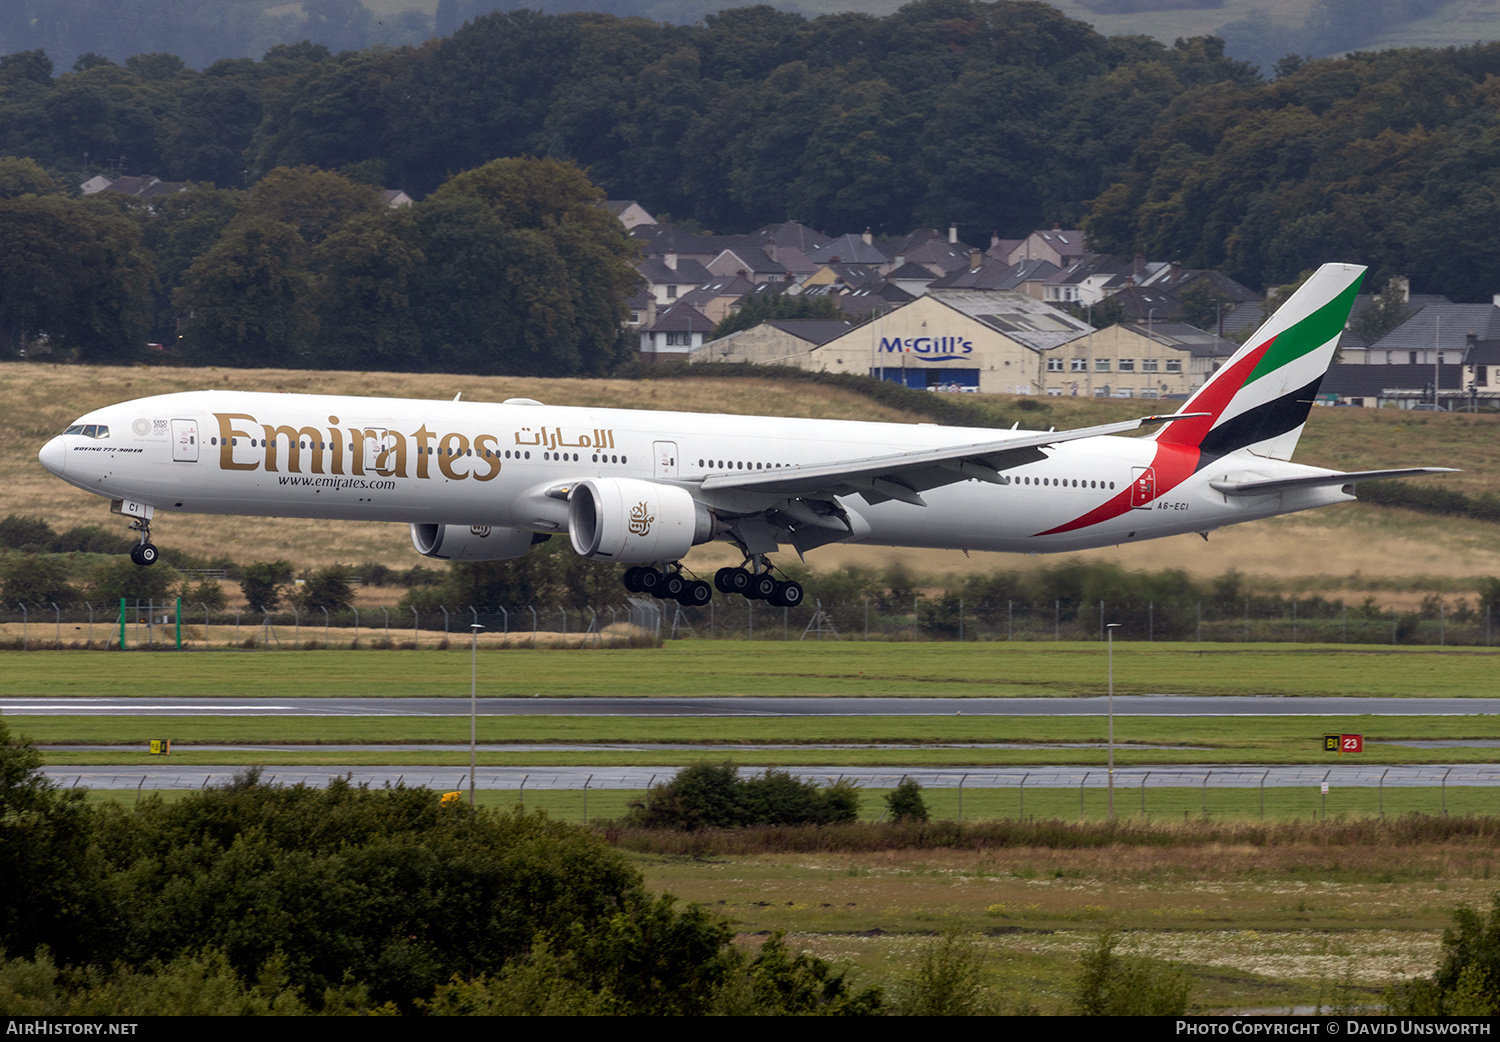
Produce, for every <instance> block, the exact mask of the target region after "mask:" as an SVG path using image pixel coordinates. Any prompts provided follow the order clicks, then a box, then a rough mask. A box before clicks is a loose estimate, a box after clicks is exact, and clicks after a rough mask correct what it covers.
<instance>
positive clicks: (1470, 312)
mask: <svg viewBox="0 0 1500 1042" xmlns="http://www.w3.org/2000/svg"><path fill="white" fill-rule="evenodd" d="M1470 333H1473V334H1474V335H1475V336H1476V337H1477V338H1478V339H1480V340H1496V339H1500V308H1497V307H1496V306H1495V305H1494V304H1428V305H1427V306H1426V307H1424V308H1422V309H1421V310H1420V311H1418V312H1417V313H1416V314H1415V315H1413V316H1412V317H1411V318H1409V319H1407V320H1406V321H1405V322H1403V323H1401V324H1400V325H1399V326H1397V327H1396V328H1395V329H1393V330H1391V331H1390V332H1389V333H1387V334H1386V335H1385V336H1383V337H1381V338H1380V339H1379V340H1377V341H1375V342H1374V343H1373V344H1371V345H1370V350H1371V351H1429V350H1431V349H1432V348H1433V346H1434V344H1435V345H1436V346H1437V349H1438V350H1439V351H1460V352H1461V351H1463V350H1464V349H1465V348H1466V347H1467V346H1468V337H1469V334H1470ZM1457 357H1462V355H1459V356H1457Z"/></svg>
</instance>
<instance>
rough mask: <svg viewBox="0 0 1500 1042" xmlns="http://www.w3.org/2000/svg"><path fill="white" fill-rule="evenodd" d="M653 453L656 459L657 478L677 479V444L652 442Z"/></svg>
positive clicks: (655, 472)
mask: <svg viewBox="0 0 1500 1042" xmlns="http://www.w3.org/2000/svg"><path fill="white" fill-rule="evenodd" d="M651 453H652V455H653V456H654V457H655V458H656V464H655V470H654V471H653V473H654V474H655V476H656V477H659V478H675V477H676V476H677V443H676V442H675V441H656V442H652V443H651Z"/></svg>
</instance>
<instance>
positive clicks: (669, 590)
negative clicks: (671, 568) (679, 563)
mask: <svg viewBox="0 0 1500 1042" xmlns="http://www.w3.org/2000/svg"><path fill="white" fill-rule="evenodd" d="M687 588H688V580H686V579H684V578H683V577H682V576H681V575H669V576H667V577H666V580H665V581H664V582H663V583H662V584H661V592H660V593H658V594H657V596H658V597H665V598H669V599H671V600H674V601H677V602H678V603H681V601H682V594H683V591H685V590H686V589H687Z"/></svg>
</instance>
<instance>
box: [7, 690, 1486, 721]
mask: <svg viewBox="0 0 1500 1042" xmlns="http://www.w3.org/2000/svg"><path fill="white" fill-rule="evenodd" d="M1114 701H1115V715H1116V716H1156V717H1173V716H1209V717H1212V716H1322V717H1329V716H1333V717H1350V716H1496V715H1500V698H1365V697H1358V696H1356V697H1349V698H1325V697H1317V698H1287V697H1281V696H1266V697H1258V696H1246V695H1222V696H1203V695H1173V694H1162V695H1117V696H1116V697H1115V700H1114ZM1108 704H1109V699H1107V698H1104V697H1093V698H800V697H799V698H481V699H480V700H479V703H478V706H479V714H480V715H481V716H634V717H643V716H644V717H652V716H664V717H665V716H697V717H733V716H746V717H753V716H784V717H798V716H1104V715H1105V714H1106V712H1107V711H1108ZM0 714H3V715H5V716H308V717H313V716H366V717H368V716H468V715H469V700H468V699H466V698H268V699H240V698H154V697H146V696H143V697H141V698H0Z"/></svg>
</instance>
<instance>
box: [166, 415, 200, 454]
mask: <svg viewBox="0 0 1500 1042" xmlns="http://www.w3.org/2000/svg"><path fill="white" fill-rule="evenodd" d="M172 461H173V462H174V463H197V462H198V421H197V420H173V421H172Z"/></svg>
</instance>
